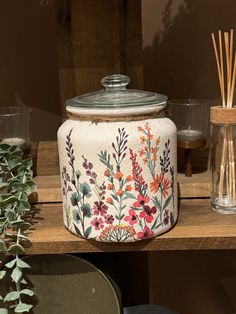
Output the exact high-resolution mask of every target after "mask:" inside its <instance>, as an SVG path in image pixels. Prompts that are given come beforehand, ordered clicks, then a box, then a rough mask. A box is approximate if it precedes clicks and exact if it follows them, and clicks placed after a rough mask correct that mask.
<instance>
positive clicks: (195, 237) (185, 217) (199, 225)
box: [27, 199, 236, 254]
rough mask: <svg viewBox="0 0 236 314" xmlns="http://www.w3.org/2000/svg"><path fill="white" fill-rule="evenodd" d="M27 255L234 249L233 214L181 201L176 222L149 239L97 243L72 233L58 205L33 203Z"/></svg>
mask: <svg viewBox="0 0 236 314" xmlns="http://www.w3.org/2000/svg"><path fill="white" fill-rule="evenodd" d="M35 208H36V209H35V210H36V211H37V212H38V213H36V215H35V217H34V226H33V230H32V232H31V235H30V236H31V239H32V242H33V245H32V247H30V248H29V249H28V250H27V253H29V254H40V253H69V252H70V253H73V252H104V251H108V252H111V251H156V250H200V249H236V228H235V225H236V215H235V216H234V215H220V214H217V213H215V212H213V211H212V210H211V209H210V203H209V200H206V199H203V200H201V199H199V200H196V199H195V200H181V202H180V215H179V219H178V223H177V225H176V226H175V227H174V228H172V230H170V231H169V232H166V233H165V234H163V235H161V236H159V237H157V238H155V239H151V240H145V241H138V242H134V243H127V244H125V243H115V244H114V243H99V242H95V241H86V240H83V239H80V238H78V237H77V236H75V235H73V234H71V233H70V232H69V231H68V230H66V229H65V227H64V225H63V222H62V206H61V204H44V205H42V204H41V205H36V207H35Z"/></svg>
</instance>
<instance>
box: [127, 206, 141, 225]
mask: <svg viewBox="0 0 236 314" xmlns="http://www.w3.org/2000/svg"><path fill="white" fill-rule="evenodd" d="M124 221H127V222H128V223H129V224H130V225H134V224H136V223H137V222H138V220H137V215H136V213H135V211H134V210H133V209H130V210H129V216H126V217H125V218H124Z"/></svg>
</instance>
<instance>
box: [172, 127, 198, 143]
mask: <svg viewBox="0 0 236 314" xmlns="http://www.w3.org/2000/svg"><path fill="white" fill-rule="evenodd" d="M201 137H202V132H201V131H198V130H191V129H187V130H179V131H177V139H178V141H190V142H192V141H196V140H198V139H199V138H201Z"/></svg>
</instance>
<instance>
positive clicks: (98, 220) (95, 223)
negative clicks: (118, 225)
mask: <svg viewBox="0 0 236 314" xmlns="http://www.w3.org/2000/svg"><path fill="white" fill-rule="evenodd" d="M91 225H92V226H94V227H95V230H100V229H102V228H103V227H104V224H103V220H102V218H98V217H95V218H94V220H92V221H91Z"/></svg>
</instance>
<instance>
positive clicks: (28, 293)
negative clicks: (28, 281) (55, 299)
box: [20, 289, 34, 297]
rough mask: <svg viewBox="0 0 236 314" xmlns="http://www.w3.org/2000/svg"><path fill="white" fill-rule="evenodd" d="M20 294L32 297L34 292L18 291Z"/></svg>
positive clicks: (27, 290) (28, 290)
mask: <svg viewBox="0 0 236 314" xmlns="http://www.w3.org/2000/svg"><path fill="white" fill-rule="evenodd" d="M20 294H27V295H29V296H31V297H32V296H33V295H34V292H33V291H32V290H30V289H23V290H21V291H20Z"/></svg>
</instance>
